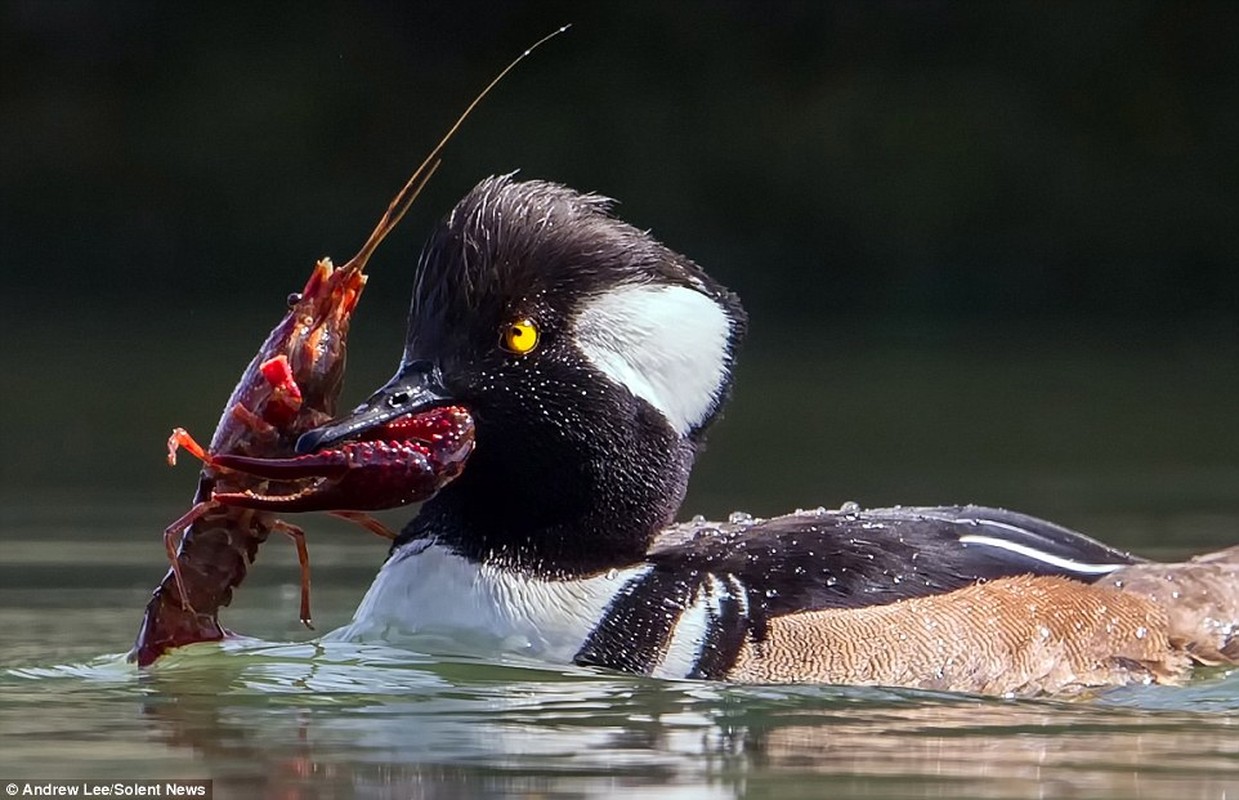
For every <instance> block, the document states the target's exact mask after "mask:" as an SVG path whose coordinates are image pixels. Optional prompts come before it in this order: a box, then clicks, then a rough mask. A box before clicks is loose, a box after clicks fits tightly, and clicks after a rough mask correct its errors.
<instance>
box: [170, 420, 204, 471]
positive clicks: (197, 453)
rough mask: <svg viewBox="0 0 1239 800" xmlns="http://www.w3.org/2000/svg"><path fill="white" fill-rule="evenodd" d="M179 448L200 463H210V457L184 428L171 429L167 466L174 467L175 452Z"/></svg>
mask: <svg viewBox="0 0 1239 800" xmlns="http://www.w3.org/2000/svg"><path fill="white" fill-rule="evenodd" d="M181 447H184V448H185V449H186V450H188V451H189V454H190V455H192V456H193V457H194V458H196V459H198V460H199V461H201V462H202V463H204V464H210V463H211V456H210V455H209V454H208V453H207V451H206V448H205V447H203V446H202V445H200V444H198V441H197V440H196V439H194V437H193V436H191V435H190V433H189V431H187V430H185V429H184V428H173V429H172V435H171V436H169V437H168V466H170V467H175V466H176V451H177V449H178V448H181Z"/></svg>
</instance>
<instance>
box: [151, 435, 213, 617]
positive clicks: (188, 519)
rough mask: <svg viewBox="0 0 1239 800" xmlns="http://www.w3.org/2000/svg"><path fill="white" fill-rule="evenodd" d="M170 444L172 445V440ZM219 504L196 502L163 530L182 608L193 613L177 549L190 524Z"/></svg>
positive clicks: (194, 612)
mask: <svg viewBox="0 0 1239 800" xmlns="http://www.w3.org/2000/svg"><path fill="white" fill-rule="evenodd" d="M186 435H188V434H186ZM169 446H171V442H170V441H169ZM187 449H188V448H187ZM191 452H192V451H191ZM217 505H218V503H216V502H214V501H213V500H204V501H203V502H201V503H196V504H195V505H194V507H193V508H191V509H189V511H187V512H185V514H184V515H182V516H181V518H180V519H178V520H177V521H176V522H173V523H172V524H171V525H169V526H168V527H166V528H164V531H163V545H164V548H165V549H166V550H167V551H168V561H170V562H171V563H172V576H173V577H174V578H176V592H177V594H179V595H180V596H181V608H183V609H184V610H186V611H188V612H189V613H191V614H196V613H198V612H196V611H194V607H193V606H192V605H190V604H189V595H188V594H187V593H186V591H185V579H184V578H183V577H181V559H180V555H179V554H178V553H177V550H178V548H179V547H180V545H181V542H182V541H184V539H185V531H187V530H189V526H190V525H193V524H194V523H195V522H197V521H198V518H199V517H201V516H202V515H203V514H205V513H206V512H208V511H210V510H211V509H213V508H215V507H216V506H217Z"/></svg>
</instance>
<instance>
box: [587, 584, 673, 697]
mask: <svg viewBox="0 0 1239 800" xmlns="http://www.w3.org/2000/svg"><path fill="white" fill-rule="evenodd" d="M686 577H687V576H686ZM697 581H698V577H697V573H695V572H694V573H693V574H692V576H691V579H690V580H685V579H684V577H681V576H677V575H675V574H674V573H671V572H668V571H665V570H659V569H652V570H650V571H649V572H648V573H646V574H645V575H640V576H637V577H635V578H633V579H632V580H630V581H629V582H628V583H627V584H625V585H624V587H623V588H622V589H620V591H619V592H618V593H617V594H616V596H615V599H614V600H612V601H611V605H609V606H607V610H606V611H605V612H603V615H602V619H600V620H599V621H598V624H597V625H595V626H594V629H593V631H591V632H590V634H589V638H587V639H586V640H585V644H583V645H581V649H580V650H579V651H577V654H576V656H575V657H573V659H572V660H573V661H574V662H575V663H577V664H582V665H589V666H596V667H606V668H608V669H616V670H622V671H624V672H632V673H636V674H638V675H649V674H650V673H651V672H653V671H654V668H655V667H657V666H658V665H659V664H660V663H662V660H663V658H664V657H665V656H666V654H667V648H668V647H669V646H670V644H671V637H672V635H673V634H674V633H675V627H676V625H677V624H678V623H679V621H680V617H681V616H682V615H683V614H684V610H685V609H686V608H688V606H689V605H690V604H691V603H692V600H693V595H694V589H695V588H696V587H695V584H696V582H697Z"/></svg>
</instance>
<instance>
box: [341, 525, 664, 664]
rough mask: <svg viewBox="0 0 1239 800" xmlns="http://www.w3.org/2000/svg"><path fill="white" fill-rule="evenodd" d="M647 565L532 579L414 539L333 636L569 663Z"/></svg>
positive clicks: (397, 556)
mask: <svg viewBox="0 0 1239 800" xmlns="http://www.w3.org/2000/svg"><path fill="white" fill-rule="evenodd" d="M649 569H650V566H649V565H641V566H637V567H632V568H629V569H623V570H614V571H612V572H610V573H607V574H605V575H598V576H595V577H592V578H585V579H578V580H563V581H551V580H540V579H537V578H530V577H525V576H522V575H518V574H513V573H510V572H505V571H503V570H499V569H497V568H495V567H492V566H487V565H484V564H478V563H476V562H473V561H470V560H468V559H466V558H463V557H461V556H459V555H456V554H455V553H453V552H451V551H450V550H448V549H447V548H446V547H443V546H442V545H438V544H434V543H428V542H414V543H412V544H410V545H408V546H406V547H404V548H402V549H401V550H399V551H397V553H396V554H395V555H393V556H392V557H391V558H390V559H389V560H388V561H387V563H386V564H384V565H383V568H382V569H381V570H380V571H379V574H378V575H377V576H376V577H375V579H374V583H373V584H372V585H371V586H370V590H369V591H368V592H366V596H365V597H364V598H363V599H362V601H361V604H360V605H359V606H358V607H357V611H356V613H355V614H354V616H353V621H352V623H351V624H349V625H346V626H345V627H343V628H340V629H339V630H337V631H333V632H332V633H330V634H328V635H327V636H326V637H324V638H327V639H334V640H339V639H345V640H350V641H365V642H374V641H384V642H393V641H399V640H400V639H402V638H408V637H425V636H430V637H434V638H435V639H436V641H442V642H443V643H445V644H447V645H449V646H450V647H451V649H453V650H460V651H465V652H483V653H486V652H494V651H496V650H498V651H502V652H508V653H518V654H521V655H525V656H529V657H531V658H537V659H539V660H543V661H551V662H555V663H561V664H567V663H571V661H572V657H573V656H574V655H576V653H577V651H578V650H580V648H581V645H582V644H584V642H585V638H586V637H587V636H588V635H589V633H590V631H592V630H593V628H594V625H595V624H597V622H598V620H599V619H600V618H601V616H602V613H603V611H604V610H605V609H606V608H607V606H608V605H609V604H610V603H611V600H612V599H613V598H614V596H615V594H616V592H618V591H619V590H620V589H621V588H622V587H623V586H624V585H625V584H626V583H627V582H628V581H629V580H631V579H632V578H634V577H637V576H639V575H641V574H643V573H645V572H646V571H648V570H649Z"/></svg>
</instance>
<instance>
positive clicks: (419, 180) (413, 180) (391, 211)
mask: <svg viewBox="0 0 1239 800" xmlns="http://www.w3.org/2000/svg"><path fill="white" fill-rule="evenodd" d="M570 27H572V26H571V25H564V26H562V27H560V28H558V29H557V30H555V31H553V32H552V33H549V34H547V35H546V36H543V37H542V38H541V39H539V40H538V41H536V42H534V43H533V44H532V45H530V46H529V47H528V48H527V49H526V50H525V51H524V52H523V53H521V54H520V55H519V56H517V57H516V58H514V59H512V61H511V63H509V64H508V65H507V66H506V67H504V68H503V69H502V70H501V71H500V72H499V74H498V75H496V76H495V77H494V79H492V80H491V82H490V83H488V84H486V88H485V89H483V90H482V91H481V92H479V93H478V96H477V97H475V98H473V102H472V103H470V104H469V105H468V107H466V108H465V110H464V112H463V113H462V114H461V115H460V116H459V117H457V118H456V122H454V123H453V124H452V127H451V128H449V129H448V131H447V133H446V134H444V135H443V138H442V139H440V140H439V143H438V144H436V145H435V146H434V149H433V150H431V151H430V154H429V155H427V156H426V159H425V160H424V161H422V163H421V164H420V165H418V167H417V169H416V170H414V172H413V175H412V176H411V177H410V178H409V180H408V181H406V182H405V184H404V187H403V188H402V189H401V190H400V191H399V192H397V193H396V196H395V197H394V198H393V199H392V201H391V203H389V204H388V206H387V211H386V213H384V214H383V216H382V217H381V218H380V219H379V224H378V225H376V226H375V227H374V230H373V231H372V232H371V233H370V237H369V238H368V239H366V243H365V244H363V245H362V246H361V249H360V250H358V251H357V255H355V256H353V257H352V258H350V259H349V260H348V262H347V263H346V264H345V265H344V266H343V267H341V268H340V269H345V270H349V271H352V272H361V271H362V270H364V269H365V268H366V262H367V261H369V260H370V256H371V255H373V254H374V251H375V250H376V249H378V246H379V244H380V243H381V242H382V241H383V240H384V239H385V238H387V234H389V233H391V231H392V229H393V228H395V227H396V225H398V224H399V223H400V220H401V219H403V218H404V215H405V213H406V212H407V211H408V210H409V207H410V206H412V205H413V201H414V200H416V199H417V196H418V195H419V194H421V193H422V189H424V188H425V187H426V183H427V182H428V181H429V180H430V176H431V175H433V174H434V172H435V170H436V169H438V167H439V163H440V160H439V154H440V153H442V152H443V148H444V147H446V146H447V143H448V142H450V141H451V140H452V137H453V136H455V135H456V131H457V130H459V129H460V126H461V125H463V124H464V121H465V120H466V119H468V118H469V115H470V114H472V113H473V109H475V108H477V106H478V103H481V102H482V99H483V98H485V97H486V95H488V94H490V90H491V89H493V88H495V85H496V84H498V83H499V82H500V81H501V80H503V79H504V78H505V77H506V76H507V74H508V73H509V72H511V71H512V69H513V68H514V67H515V66H516V65H517V64H519V63H521V62H522V61H524V60H525V58H526V57H528V56H529V54H530V53H532V52H533V51H534V50H537V49H538V48H539V47H541V46H542V45H543V44H545V43H546V42H548V41H550V40H551V39H554V38H555V37H556V36H558V35H559V34H561V33H563V32H564V31H566V30H568V28H570Z"/></svg>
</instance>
